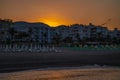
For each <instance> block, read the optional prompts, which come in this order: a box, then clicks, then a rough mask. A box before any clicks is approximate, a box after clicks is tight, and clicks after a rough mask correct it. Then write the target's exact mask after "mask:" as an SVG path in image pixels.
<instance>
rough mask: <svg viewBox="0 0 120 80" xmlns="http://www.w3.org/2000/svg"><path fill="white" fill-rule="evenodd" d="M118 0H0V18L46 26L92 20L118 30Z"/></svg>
mask: <svg viewBox="0 0 120 80" xmlns="http://www.w3.org/2000/svg"><path fill="white" fill-rule="evenodd" d="M119 8H120V0H0V18H2V19H5V18H7V19H12V20H13V21H27V22H44V23H46V24H48V25H50V26H58V25H71V24H85V25H88V24H89V23H93V24H95V25H103V26H106V27H108V28H109V29H113V28H115V27H116V28H119V29H120V9H119Z"/></svg>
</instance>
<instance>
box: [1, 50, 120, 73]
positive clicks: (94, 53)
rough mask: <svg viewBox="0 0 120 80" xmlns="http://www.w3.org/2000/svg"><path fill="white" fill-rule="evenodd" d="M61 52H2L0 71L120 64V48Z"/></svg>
mask: <svg viewBox="0 0 120 80" xmlns="http://www.w3.org/2000/svg"><path fill="white" fill-rule="evenodd" d="M61 51H62V52H60V53H56V52H53V53H48V52H44V53H32V52H17V53H16V52H0V72H11V71H18V70H26V69H33V68H47V67H68V66H71V67H72V66H83V65H94V64H97V65H100V66H104V65H109V66H120V50H104V51H103V50H78V51H77V50H76V51H75V50H69V49H61Z"/></svg>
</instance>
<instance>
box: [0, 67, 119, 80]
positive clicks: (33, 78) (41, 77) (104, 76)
mask: <svg viewBox="0 0 120 80" xmlns="http://www.w3.org/2000/svg"><path fill="white" fill-rule="evenodd" d="M0 80H120V68H85V69H78V68H77V69H46V70H29V71H21V72H12V73H0Z"/></svg>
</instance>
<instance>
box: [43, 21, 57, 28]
mask: <svg viewBox="0 0 120 80" xmlns="http://www.w3.org/2000/svg"><path fill="white" fill-rule="evenodd" d="M44 23H46V24H48V25H49V26H52V27H55V26H58V25H59V23H58V22H56V21H52V20H51V21H50V20H48V21H47V20H46V21H44Z"/></svg>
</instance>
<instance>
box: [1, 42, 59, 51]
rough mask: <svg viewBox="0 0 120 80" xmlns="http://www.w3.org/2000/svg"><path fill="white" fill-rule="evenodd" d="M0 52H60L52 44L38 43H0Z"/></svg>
mask: <svg viewBox="0 0 120 80" xmlns="http://www.w3.org/2000/svg"><path fill="white" fill-rule="evenodd" d="M0 51H1V52H61V51H60V50H58V49H57V48H55V47H54V46H41V45H39V44H30V45H26V44H0Z"/></svg>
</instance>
